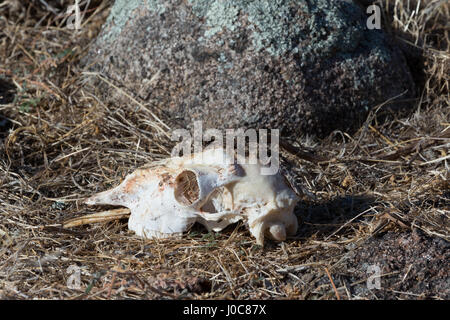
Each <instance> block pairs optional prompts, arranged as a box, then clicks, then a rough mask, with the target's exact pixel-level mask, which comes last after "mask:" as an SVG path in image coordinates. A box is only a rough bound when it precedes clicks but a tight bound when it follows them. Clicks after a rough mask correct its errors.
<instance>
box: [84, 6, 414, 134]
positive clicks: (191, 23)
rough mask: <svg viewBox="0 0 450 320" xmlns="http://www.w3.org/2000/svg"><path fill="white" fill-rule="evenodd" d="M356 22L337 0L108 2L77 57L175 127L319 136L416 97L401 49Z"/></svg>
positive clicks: (358, 11)
mask: <svg viewBox="0 0 450 320" xmlns="http://www.w3.org/2000/svg"><path fill="white" fill-rule="evenodd" d="M366 19H367V17H366V15H365V13H364V9H362V8H361V7H360V6H359V5H357V4H354V3H353V2H352V1H344V0H339V1H338V0H298V1H288V0H259V1H253V0H246V1H234V0H230V1H221V0H215V1H213V0H185V1H177V0H171V1H162V0H146V1H144V0H116V1H115V4H114V6H113V8H112V11H111V13H110V16H109V18H108V20H107V22H106V24H105V26H104V28H103V30H102V32H101V34H100V35H99V36H98V39H97V40H96V42H95V43H94V44H93V46H92V47H91V49H90V53H89V54H88V56H87V58H86V59H85V63H86V64H87V65H88V68H89V69H90V70H95V71H99V72H101V73H102V74H104V75H106V76H107V77H109V78H110V79H113V80H114V81H115V82H116V83H119V84H121V85H123V86H124V87H125V88H127V90H128V91H129V92H132V93H133V94H134V95H135V96H137V97H140V98H142V99H144V100H145V101H146V102H148V103H149V104H150V105H151V106H152V107H153V108H155V110H156V109H159V110H163V111H164V112H166V113H167V115H169V116H170V117H171V118H172V119H175V120H177V122H176V123H178V124H180V125H181V126H187V127H191V126H192V124H193V121H194V120H203V121H204V122H203V127H204V128H219V129H225V128H237V127H246V128H278V129H281V130H282V134H284V135H298V134H304V133H308V134H313V135H317V136H324V135H326V134H328V133H330V132H331V131H333V130H335V129H341V130H349V129H351V128H355V127H357V126H358V125H359V124H361V122H362V121H364V120H365V117H366V116H367V112H368V110H370V108H372V107H374V106H376V105H377V104H379V103H382V102H384V101H386V100H387V99H389V98H392V97H394V96H397V95H399V94H401V93H402V92H404V91H407V93H406V94H405V95H403V96H402V98H407V97H411V95H412V94H413V93H414V84H413V80H412V77H411V75H410V72H409V69H408V67H407V65H406V62H405V59H404V57H403V55H402V54H401V52H400V51H399V50H398V49H397V48H396V47H395V46H393V45H392V44H390V43H389V41H388V40H387V37H386V35H385V34H384V33H383V31H382V30H369V29H367V27H366ZM106 88H107V87H104V90H103V91H104V93H105V96H106V97H109V98H110V99H111V100H114V101H116V102H117V101H118V99H119V101H120V99H121V97H120V94H118V93H117V91H116V90H110V89H106ZM390 106H391V107H398V106H399V104H395V103H394V104H390Z"/></svg>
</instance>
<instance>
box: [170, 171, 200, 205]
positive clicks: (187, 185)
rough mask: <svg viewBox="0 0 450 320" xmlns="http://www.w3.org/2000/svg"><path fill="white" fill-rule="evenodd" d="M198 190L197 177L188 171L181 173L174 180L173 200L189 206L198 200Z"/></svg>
mask: <svg viewBox="0 0 450 320" xmlns="http://www.w3.org/2000/svg"><path fill="white" fill-rule="evenodd" d="M199 195H200V188H199V186H198V183H197V175H196V174H195V173H194V172H192V171H189V170H185V171H183V172H181V173H180V174H179V175H178V176H177V178H176V180H175V199H176V200H177V201H178V202H180V203H181V204H184V205H186V206H190V205H191V204H193V203H194V202H195V201H197V200H198V199H199Z"/></svg>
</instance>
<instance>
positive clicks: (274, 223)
mask: <svg viewBox="0 0 450 320" xmlns="http://www.w3.org/2000/svg"><path fill="white" fill-rule="evenodd" d="M243 162H244V163H243ZM240 163H243V164H240ZM262 167H263V166H262V165H261V164H259V163H258V164H245V161H239V162H237V161H236V160H235V157H234V155H230V154H227V153H226V152H225V151H224V150H223V149H209V150H206V151H204V152H202V153H197V154H193V155H192V156H188V157H173V158H170V159H167V160H165V161H163V162H159V163H156V164H154V165H153V166H152V167H149V168H143V169H138V170H136V171H135V172H134V173H132V174H130V175H128V176H127V177H126V178H125V180H124V181H123V182H122V183H121V184H120V185H119V186H117V187H116V188H114V189H111V190H108V191H105V192H101V193H99V194H97V195H94V196H92V197H90V198H88V199H87V200H86V203H87V204H90V205H97V204H109V205H119V206H124V207H127V208H129V209H130V211H131V215H130V219H129V221H128V227H129V229H130V230H133V231H134V232H135V233H136V234H137V235H139V236H142V237H145V238H163V237H167V236H169V235H173V234H181V233H182V232H184V231H186V230H188V229H189V228H190V227H191V226H192V225H193V224H194V223H195V222H199V223H201V224H203V225H204V226H205V227H206V228H207V229H208V230H213V231H216V232H217V231H220V230H222V229H224V228H225V227H226V226H228V225H229V224H232V223H235V222H237V221H239V220H244V221H245V222H246V224H247V225H248V227H249V229H250V232H251V234H252V235H253V236H254V237H255V238H256V241H257V243H258V244H261V245H262V244H263V242H264V237H265V236H267V237H269V238H271V239H273V240H278V241H283V240H285V239H286V236H287V235H293V234H295V233H296V232H297V227H298V223H297V218H296V216H295V215H294V213H293V210H294V207H295V205H296V203H297V201H298V200H299V198H298V196H297V195H296V193H295V192H294V191H293V190H292V188H291V187H290V185H289V183H288V182H287V181H286V179H285V178H284V177H283V176H282V175H281V174H280V173H277V174H275V175H262V174H261V168H262Z"/></svg>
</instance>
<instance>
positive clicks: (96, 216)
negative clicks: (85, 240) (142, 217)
mask: <svg viewBox="0 0 450 320" xmlns="http://www.w3.org/2000/svg"><path fill="white" fill-rule="evenodd" d="M129 216H130V209H127V208H121V209H113V210H108V211H103V212H98V213H93V214H88V215H86V216H82V217H78V218H74V219H70V220H68V221H66V222H64V223H63V228H71V227H77V226H82V225H85V224H91V223H98V222H109V221H113V220H119V219H123V218H128V217H129Z"/></svg>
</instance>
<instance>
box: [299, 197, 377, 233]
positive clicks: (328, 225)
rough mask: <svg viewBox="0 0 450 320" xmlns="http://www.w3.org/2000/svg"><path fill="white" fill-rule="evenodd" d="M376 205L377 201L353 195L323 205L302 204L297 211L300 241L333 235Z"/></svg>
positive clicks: (356, 220)
mask: <svg viewBox="0 0 450 320" xmlns="http://www.w3.org/2000/svg"><path fill="white" fill-rule="evenodd" d="M374 203H375V200H374V198H372V197H369V196H352V195H348V196H345V197H338V198H336V199H333V200H331V201H327V202H322V203H306V202H300V203H299V204H298V205H297V207H296V210H295V212H296V214H297V216H298V217H299V219H300V221H299V222H300V224H299V230H298V232H297V235H298V236H299V237H300V239H304V238H309V237H311V236H316V237H326V236H328V235H331V234H332V233H333V232H335V231H336V230H337V229H338V228H340V227H341V226H342V225H343V224H344V223H346V222H348V221H349V220H351V219H353V218H355V217H356V216H357V215H359V214H361V213H362V212H364V211H365V210H367V209H368V208H370V207H371V206H373V205H374ZM361 218H362V217H361ZM359 219H360V218H357V219H355V221H353V222H358V221H359ZM348 227H351V223H350V224H348Z"/></svg>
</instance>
